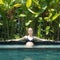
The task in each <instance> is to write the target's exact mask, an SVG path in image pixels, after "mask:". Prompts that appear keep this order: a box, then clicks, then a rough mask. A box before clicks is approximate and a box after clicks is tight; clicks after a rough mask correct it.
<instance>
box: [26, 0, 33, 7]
mask: <svg viewBox="0 0 60 60" xmlns="http://www.w3.org/2000/svg"><path fill="white" fill-rule="evenodd" d="M31 4H32V0H27V1H26V7H27V8H29V7H30V6H31Z"/></svg>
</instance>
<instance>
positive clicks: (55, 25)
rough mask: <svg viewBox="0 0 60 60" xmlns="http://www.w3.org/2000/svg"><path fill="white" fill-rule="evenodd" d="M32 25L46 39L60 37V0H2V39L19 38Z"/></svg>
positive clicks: (0, 29) (36, 33) (0, 32)
mask: <svg viewBox="0 0 60 60" xmlns="http://www.w3.org/2000/svg"><path fill="white" fill-rule="evenodd" d="M28 27H32V28H33V30H34V34H35V35H36V36H38V37H40V38H45V39H53V40H59V39H60V0H0V40H6V39H13V38H19V37H22V36H24V35H25V34H26V29H27V28H28Z"/></svg>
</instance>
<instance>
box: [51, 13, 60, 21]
mask: <svg viewBox="0 0 60 60" xmlns="http://www.w3.org/2000/svg"><path fill="white" fill-rule="evenodd" d="M58 16H60V14H59V13H56V14H55V15H54V16H53V17H52V21H54V20H55V19H56V18H58Z"/></svg>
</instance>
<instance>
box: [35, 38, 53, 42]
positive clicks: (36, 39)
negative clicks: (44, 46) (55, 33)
mask: <svg viewBox="0 0 60 60" xmlns="http://www.w3.org/2000/svg"><path fill="white" fill-rule="evenodd" d="M34 39H35V41H51V42H53V41H54V40H47V39H41V38H38V37H34Z"/></svg>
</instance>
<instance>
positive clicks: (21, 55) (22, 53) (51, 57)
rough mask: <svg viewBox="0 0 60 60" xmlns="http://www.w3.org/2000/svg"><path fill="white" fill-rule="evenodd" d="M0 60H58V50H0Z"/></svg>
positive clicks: (59, 56)
mask: <svg viewBox="0 0 60 60" xmlns="http://www.w3.org/2000/svg"><path fill="white" fill-rule="evenodd" d="M0 60H60V50H59V49H58V50H57V49H0Z"/></svg>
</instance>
